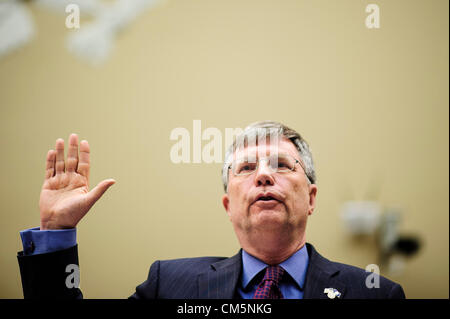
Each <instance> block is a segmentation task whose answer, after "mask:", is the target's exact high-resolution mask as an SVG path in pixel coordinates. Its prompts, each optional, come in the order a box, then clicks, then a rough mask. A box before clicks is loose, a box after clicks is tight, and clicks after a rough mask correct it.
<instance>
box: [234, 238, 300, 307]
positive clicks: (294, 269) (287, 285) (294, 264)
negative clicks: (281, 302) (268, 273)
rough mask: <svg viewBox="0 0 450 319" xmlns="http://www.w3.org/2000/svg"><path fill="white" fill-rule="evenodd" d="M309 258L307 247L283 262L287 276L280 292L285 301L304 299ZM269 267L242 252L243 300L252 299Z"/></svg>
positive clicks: (239, 288) (239, 292) (239, 290)
mask: <svg viewBox="0 0 450 319" xmlns="http://www.w3.org/2000/svg"><path fill="white" fill-rule="evenodd" d="M308 263H309V256H308V250H307V249H306V245H304V246H303V247H302V248H301V249H300V250H298V251H297V252H296V253H295V254H293V255H292V256H291V257H289V258H288V259H286V260H285V261H283V262H282V263H281V264H280V266H281V267H282V268H283V269H284V270H285V274H284V275H283V278H282V279H281V282H280V290H281V293H282V294H283V297H284V298H285V299H303V288H304V284H305V277H306V270H307V269H308ZM267 266H268V265H267V264H265V263H264V262H262V261H261V260H259V259H257V258H256V257H254V256H252V255H250V254H249V253H247V252H246V251H245V250H242V267H243V270H242V276H241V282H240V284H239V287H238V291H237V292H238V294H239V296H240V297H241V298H243V299H252V298H253V294H254V293H255V291H256V289H257V288H258V285H259V283H260V281H261V280H262V278H263V276H264V273H265V268H266V267H267Z"/></svg>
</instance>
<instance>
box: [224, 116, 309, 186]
mask: <svg viewBox="0 0 450 319" xmlns="http://www.w3.org/2000/svg"><path fill="white" fill-rule="evenodd" d="M273 135H275V136H276V137H280V136H281V137H285V138H287V139H289V140H290V141H291V142H292V143H293V144H294V145H295V147H296V148H297V151H298V153H299V155H300V159H301V160H302V161H303V164H304V166H305V167H304V169H305V173H306V176H307V178H308V182H309V183H311V184H315V183H316V172H315V170H314V164H313V160H312V154H311V151H310V149H309V146H308V143H306V141H305V140H304V139H303V138H302V137H301V135H300V134H299V133H297V132H296V131H295V130H293V129H291V128H289V127H287V126H286V125H284V124H282V123H279V122H274V121H261V122H255V123H252V124H250V125H249V126H247V127H246V128H245V129H244V131H243V132H242V133H241V134H240V135H238V136H237V137H236V139H235V140H234V142H233V144H232V145H230V147H229V148H228V150H227V152H226V154H225V161H224V165H223V167H222V182H223V188H224V190H225V192H227V189H228V171H229V167H230V165H231V162H232V161H233V154H234V152H235V150H236V147H238V146H239V145H244V143H245V141H246V140H250V139H252V138H253V139H254V138H255V136H258V138H260V137H263V138H268V137H269V136H270V137H271V138H272V136H273Z"/></svg>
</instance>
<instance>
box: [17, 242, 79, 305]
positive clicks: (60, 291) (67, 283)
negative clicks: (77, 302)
mask: <svg viewBox="0 0 450 319" xmlns="http://www.w3.org/2000/svg"><path fill="white" fill-rule="evenodd" d="M17 259H18V262H19V268H20V276H21V277H22V288H23V296H24V298H25V299H32V298H54V299H81V298H83V294H82V293H81V290H80V289H79V288H78V287H77V286H78V285H77V284H76V283H77V282H78V283H79V278H80V277H79V274H80V272H79V262H78V246H77V245H75V246H73V247H70V248H68V249H63V250H59V251H54V252H50V253H44V254H37V255H25V254H24V252H23V251H21V252H19V253H18V255H17ZM74 286H75V287H74Z"/></svg>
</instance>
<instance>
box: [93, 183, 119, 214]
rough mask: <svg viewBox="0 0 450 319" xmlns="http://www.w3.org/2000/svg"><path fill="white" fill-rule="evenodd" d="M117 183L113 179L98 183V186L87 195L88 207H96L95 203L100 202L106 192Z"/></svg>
mask: <svg viewBox="0 0 450 319" xmlns="http://www.w3.org/2000/svg"><path fill="white" fill-rule="evenodd" d="M115 182H116V181H115V180H113V179H105V180H104V181H102V182H100V183H98V185H97V186H95V188H94V189H92V190H91V191H90V192H89V193H88V194H87V202H88V206H89V207H91V206H92V205H94V204H95V202H96V201H98V200H99V198H100V197H102V195H103V194H104V193H105V192H106V190H107V189H108V188H110V187H111V186H112V185H114V183H115Z"/></svg>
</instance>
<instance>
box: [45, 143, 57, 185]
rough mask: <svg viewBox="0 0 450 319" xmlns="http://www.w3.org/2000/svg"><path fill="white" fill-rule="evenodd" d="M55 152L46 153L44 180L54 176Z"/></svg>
mask: <svg viewBox="0 0 450 319" xmlns="http://www.w3.org/2000/svg"><path fill="white" fill-rule="evenodd" d="M55 161H56V152H55V151H54V150H50V151H48V153H47V164H46V166H45V178H46V179H48V178H50V177H52V176H54V175H55Z"/></svg>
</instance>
